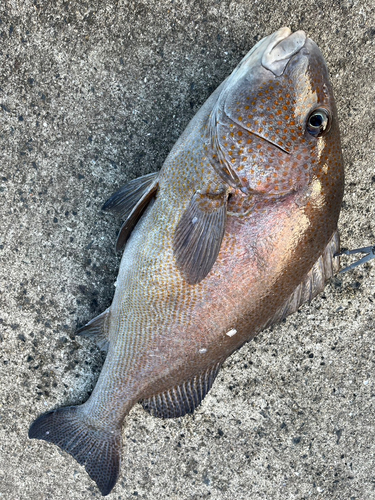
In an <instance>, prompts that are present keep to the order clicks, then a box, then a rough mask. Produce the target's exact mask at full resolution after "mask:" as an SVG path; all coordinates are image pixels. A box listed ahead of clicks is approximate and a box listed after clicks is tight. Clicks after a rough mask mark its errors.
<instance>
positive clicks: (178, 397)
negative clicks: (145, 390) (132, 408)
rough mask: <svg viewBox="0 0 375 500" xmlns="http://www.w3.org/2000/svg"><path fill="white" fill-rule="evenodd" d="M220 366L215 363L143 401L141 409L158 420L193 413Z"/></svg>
mask: <svg viewBox="0 0 375 500" xmlns="http://www.w3.org/2000/svg"><path fill="white" fill-rule="evenodd" d="M220 366H221V363H216V364H215V365H213V366H211V367H210V368H208V369H207V370H206V371H205V372H204V373H202V374H199V375H196V376H195V377H194V378H193V379H192V380H187V381H186V382H184V383H183V384H180V385H177V386H174V387H171V388H170V389H168V390H167V391H165V392H161V393H159V394H154V395H153V396H151V397H150V398H147V399H144V400H143V401H141V403H142V406H143V408H144V409H145V410H146V411H148V412H149V413H150V414H151V415H153V416H154V417H160V418H176V417H183V416H184V415H186V414H187V413H193V411H194V410H195V409H196V408H197V406H199V405H200V403H201V401H202V400H203V398H204V397H205V396H206V394H207V393H208V391H209V390H210V389H211V387H212V384H213V383H214V380H215V378H216V376H217V374H218V373H219V370H220Z"/></svg>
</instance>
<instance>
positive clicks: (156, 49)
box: [0, 0, 375, 500]
mask: <svg viewBox="0 0 375 500" xmlns="http://www.w3.org/2000/svg"><path fill="white" fill-rule="evenodd" d="M283 25H289V26H290V27H291V28H292V29H304V30H305V31H306V32H307V33H308V35H309V36H310V37H311V38H312V39H313V40H315V41H316V42H317V43H318V45H319V46H320V48H321V50H322V52H323V53H324V55H325V57H326V59H327V62H328V66H329V68H330V72H331V76H332V82H333V86H334V89H335V94H336V100H337V105H338V109H339V115H340V121H341V130H342V143H343V151H344V156H345V164H346V192H345V199H344V203H343V208H342V213H341V218H340V230H341V235H342V244H343V246H344V247H349V248H354V247H357V246H364V245H370V244H374V243H375V234H374V233H375V222H374V216H375V207H374V194H375V175H374V174H375V172H374V165H375V146H374V144H375V83H374V82H375V64H374V61H375V4H374V0H343V1H329V2H328V1H326V0H315V1H313V0H307V1H305V2H300V1H297V0H264V1H260V0H259V1H257V0H253V1H249V0H248V1H245V0H237V1H229V0H223V1H220V0H216V1H214V0H200V1H188V0H180V1H178V0H176V1H173V0H172V1H166V0H165V1H160V0H149V1H146V0H144V1H143V2H142V1H138V0H135V1H131V0H129V1H127V0H122V1H121V0H119V1H116V0H101V1H99V0H91V1H61V0H57V1H54V2H49V1H47V0H33V1H31V0H23V1H19V0H18V1H17V0H5V1H4V0H2V2H1V3H0V40H1V43H0V61H1V68H0V106H1V109H0V117H1V121H0V159H1V160H0V197H1V198H0V199H1V204H0V214H1V215H0V223H1V232H0V262H1V268H0V276H1V282H0V289H1V296H0V301H1V309H0V497H1V498H4V499H12V500H13V499H27V500H34V499H38V500H40V499H54V500H60V499H65V498H70V499H73V500H81V499H88V498H99V497H100V493H99V492H98V490H97V488H96V486H95V484H94V483H93V482H92V481H91V480H90V478H89V477H88V476H87V474H86V473H85V471H84V469H83V468H82V467H81V466H79V465H78V464H77V462H76V461H75V460H74V459H73V458H72V457H70V456H69V455H67V454H66V453H63V452H61V451H60V450H59V449H58V448H57V447H56V446H53V445H49V444H47V443H45V442H41V441H36V440H35V441H34V440H33V441H30V440H29V439H28V438H27V431H28V427H29V424H30V422H31V421H32V420H33V419H34V418H35V417H36V416H38V415H39V414H40V413H41V412H44V411H46V410H47V409H52V408H54V407H57V406H61V405H67V404H73V403H79V402H83V401H84V400H86V399H87V397H88V395H89V393H90V391H91V390H92V388H93V386H94V384H95V381H96V379H97V377H98V375H99V373H100V368H101V365H102V363H103V356H102V354H101V353H100V352H99V351H98V349H97V348H96V347H95V346H94V345H93V344H92V343H91V342H89V341H88V340H85V339H80V340H77V339H75V337H74V332H75V329H76V326H77V325H81V324H83V323H84V322H85V321H87V320H89V319H91V318H92V317H94V316H95V315H97V314H98V313H100V312H101V311H103V310H104V309H105V308H106V307H108V305H109V304H110V302H111V298H112V295H113V290H114V287H113V284H114V282H115V279H116V273H117V269H118V265H119V257H118V256H116V255H115V252H114V243H115V238H116V231H117V230H118V228H119V227H120V221H119V220H117V219H116V217H114V216H111V215H110V214H105V213H102V212H101V211H100V207H101V205H102V203H103V202H104V201H105V200H106V199H107V198H108V197H109V196H110V195H111V194H112V193H113V192H114V191H115V190H116V189H117V188H118V187H119V186H121V185H123V184H124V183H126V181H127V180H129V179H132V178H134V177H136V176H138V175H141V174H146V173H148V172H152V171H155V170H157V169H159V168H160V167H161V165H162V163H163V160H164V159H165V157H166V156H167V154H168V151H169V150H170V149H171V147H172V145H173V143H174V142H175V141H176V139H177V138H178V136H179V135H180V133H181V132H182V130H183V129H184V127H185V126H186V124H187V123H188V121H189V120H190V118H191V117H192V116H193V115H194V114H195V112H196V111H197V110H198V108H199V107H200V105H201V104H202V103H203V102H204V101H205V99H206V98H207V97H208V96H209V94H210V93H211V92H212V91H213V89H215V88H216V86H217V85H218V84H219V83H220V82H221V81H222V80H223V79H224V78H225V77H226V76H227V75H228V74H229V73H230V72H231V70H232V69H233V68H234V67H235V65H236V64H237V63H238V61H239V60H240V59H241V57H242V56H243V55H244V54H245V53H246V52H247V51H248V50H249V49H250V48H251V46H252V45H253V44H254V43H255V42H256V41H257V40H259V39H260V38H261V37H263V36H264V35H266V34H269V33H271V32H273V31H274V30H276V29H278V28H279V27H281V26H283ZM374 278H375V265H374V261H373V262H371V263H369V264H367V265H365V266H363V267H361V268H357V269H356V270H354V271H353V272H351V273H348V274H346V275H340V276H338V277H336V278H334V279H333V280H332V281H331V282H330V283H329V284H328V285H327V288H326V290H325V292H324V294H323V295H321V296H320V297H319V298H317V299H315V300H314V301H313V302H312V304H311V305H307V306H304V307H303V308H302V310H301V311H299V312H298V313H297V314H294V315H293V316H291V317H289V318H288V319H287V320H286V322H285V323H283V324H281V325H279V326H276V327H274V328H272V329H270V330H267V331H264V332H262V333H261V334H260V335H259V336H258V338H257V339H256V340H255V341H253V342H251V343H249V344H248V345H246V346H245V347H243V348H242V349H241V350H240V351H239V352H237V353H236V354H235V355H234V356H232V357H231V358H230V359H229V360H228V361H227V362H226V364H225V366H224V368H223V370H222V371H221V373H220V375H219V377H218V379H217V381H216V383H215V385H214V387H213V389H212V391H211V392H210V394H209V395H208V396H207V397H206V399H205V400H204V402H203V404H202V405H201V407H200V408H199V409H198V411H196V413H195V414H194V415H192V416H187V417H185V418H181V419H177V420H171V421H162V420H158V419H155V418H152V417H151V416H149V415H148V414H146V413H145V412H144V411H143V410H142V408H141V407H140V406H139V405H137V406H136V407H134V409H133V410H132V411H131V413H130V415H129V416H128V417H127V418H126V421H125V425H124V447H123V461H122V468H121V476H120V479H119V482H118V484H117V486H116V487H115V488H114V490H113V492H112V493H111V495H110V496H109V498H113V499H132V498H142V499H160V498H168V499H178V500H180V499H181V500H182V499H183V500H185V499H186V500H187V499H198V498H208V497H210V498H212V499H224V500H226V499H228V500H229V499H233V498H236V499H239V500H240V499H244V500H245V499H250V498H251V499H255V500H257V499H275V500H278V499H280V500H281V499H282V500H285V499H307V498H314V499H340V500H341V499H344V498H345V499H349V500H354V499H355V500H359V499H361V500H364V499H366V500H370V499H375V474H374V466H375V460H374V451H375V449H374V438H375V424H374V399H375V379H374V361H375V353H374V307H375V287H374V283H375V281H374Z"/></svg>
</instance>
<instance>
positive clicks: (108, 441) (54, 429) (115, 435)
mask: <svg viewBox="0 0 375 500" xmlns="http://www.w3.org/2000/svg"><path fill="white" fill-rule="evenodd" d="M29 438H30V439H33V438H35V439H44V440H45V441H48V442H50V443H54V444H57V446H60V448H62V449H63V450H65V451H67V452H68V453H70V454H71V455H72V456H73V457H74V458H75V459H76V460H77V462H78V463H79V464H81V465H84V466H85V468H86V471H87V473H88V474H89V476H90V477H91V479H93V480H94V481H95V482H96V484H97V485H98V488H99V490H100V491H101V493H102V495H103V496H105V495H108V493H110V491H111V490H112V488H113V487H114V485H115V484H116V481H117V478H118V475H119V470H120V449H121V429H115V430H107V431H106V430H103V429H97V428H94V427H93V426H90V425H88V423H87V422H85V420H84V418H83V416H82V412H81V411H80V407H78V406H67V407H65V408H58V409H57V410H53V411H50V412H48V413H44V414H43V415H41V416H40V417H39V418H37V419H36V420H35V422H33V423H32V424H31V427H30V430H29Z"/></svg>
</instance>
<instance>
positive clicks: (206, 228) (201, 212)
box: [173, 193, 227, 285]
mask: <svg viewBox="0 0 375 500" xmlns="http://www.w3.org/2000/svg"><path fill="white" fill-rule="evenodd" d="M226 217H227V194H226V193H223V194H219V195H209V194H207V195H204V194H200V193H197V194H195V195H194V197H193V198H192V200H191V201H190V203H189V205H188V207H187V209H186V210H185V212H184V213H183V215H182V217H181V220H180V222H179V223H178V224H177V227H176V231H175V235H174V241H173V247H174V254H175V257H176V264H177V267H178V269H179V270H180V272H181V274H182V276H183V277H184V279H185V280H186V281H187V282H188V283H189V284H190V285H195V284H197V283H199V282H200V281H202V280H203V279H204V278H205V277H206V276H207V274H208V273H209V272H210V271H211V269H212V266H213V265H214V264H215V261H216V258H217V256H218V254H219V251H220V247H221V242H222V240H223V237H224V232H225V223H226Z"/></svg>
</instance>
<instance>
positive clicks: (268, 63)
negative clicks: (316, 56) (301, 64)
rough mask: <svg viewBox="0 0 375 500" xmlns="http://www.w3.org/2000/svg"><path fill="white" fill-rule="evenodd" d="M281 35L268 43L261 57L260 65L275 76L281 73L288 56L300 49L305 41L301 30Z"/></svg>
mask: <svg viewBox="0 0 375 500" xmlns="http://www.w3.org/2000/svg"><path fill="white" fill-rule="evenodd" d="M281 36H282V34H281ZM281 36H280V37H277V38H276V39H274V40H273V42H271V43H270V44H269V46H268V47H267V49H266V50H265V52H264V54H263V57H262V66H263V67H264V68H266V69H268V70H270V71H272V73H273V74H274V75H275V76H280V75H282V74H283V72H284V70H285V68H286V66H287V64H288V62H289V61H290V58H291V57H292V56H293V55H294V54H297V52H299V51H300V50H301V48H302V47H303V46H304V45H305V41H306V34H305V32H304V31H302V30H300V31H296V32H295V33H292V34H291V35H289V36H287V37H283V38H281ZM280 38H281V39H280Z"/></svg>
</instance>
